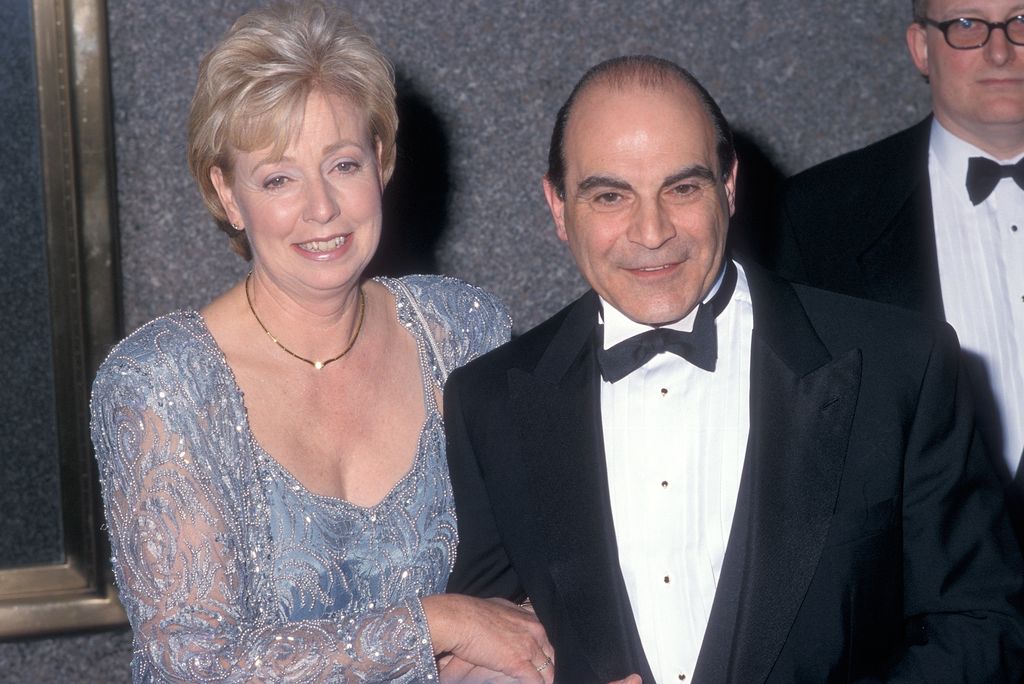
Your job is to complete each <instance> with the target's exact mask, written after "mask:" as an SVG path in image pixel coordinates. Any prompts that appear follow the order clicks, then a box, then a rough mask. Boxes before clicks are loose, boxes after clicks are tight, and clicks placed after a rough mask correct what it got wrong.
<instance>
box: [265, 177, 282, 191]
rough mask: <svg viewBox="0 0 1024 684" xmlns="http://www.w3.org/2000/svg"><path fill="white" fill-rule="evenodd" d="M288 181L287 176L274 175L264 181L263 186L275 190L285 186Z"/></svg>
mask: <svg viewBox="0 0 1024 684" xmlns="http://www.w3.org/2000/svg"><path fill="white" fill-rule="evenodd" d="M287 182H288V179H287V178H286V177H285V176H273V177H271V178H268V179H267V180H266V181H264V182H263V187H264V188H267V189H268V190H274V189H276V188H280V187H283V186H284V184H285V183H287Z"/></svg>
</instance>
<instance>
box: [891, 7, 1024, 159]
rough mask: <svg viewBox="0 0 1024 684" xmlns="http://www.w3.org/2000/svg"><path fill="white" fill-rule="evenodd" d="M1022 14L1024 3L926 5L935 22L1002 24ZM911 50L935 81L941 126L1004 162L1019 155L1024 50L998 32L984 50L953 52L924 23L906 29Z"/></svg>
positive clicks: (934, 103) (939, 34) (1022, 125)
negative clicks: (965, 19) (964, 20)
mask: <svg viewBox="0 0 1024 684" xmlns="http://www.w3.org/2000/svg"><path fill="white" fill-rule="evenodd" d="M1020 14H1024V2H1021V0H931V1H930V2H929V3H928V17H929V18H930V19H934V20H935V21H946V20H948V19H955V18H957V17H974V18H978V19H985V20H986V21H990V22H1002V21H1005V20H1006V19H1009V18H1011V17H1015V16H1017V15H1020ZM907 46H908V47H909V48H910V54H911V56H912V57H913V59H914V64H915V65H916V66H917V68H918V70H919V71H920V72H921V73H922V74H924V75H925V76H927V77H928V79H929V81H930V83H931V89H932V106H933V109H934V110H935V116H936V117H937V118H938V120H939V122H940V123H941V124H942V125H943V126H945V127H946V128H947V129H948V130H949V131H950V132H951V133H953V134H954V135H957V136H958V137H960V138H962V139H964V140H966V141H968V142H970V143H972V144H973V145H975V146H977V147H980V148H981V149H983V150H985V151H987V152H990V153H992V154H996V155H997V156H1001V157H1003V158H1006V157H1008V156H1014V155H1015V154H1017V153H1018V152H1020V151H1021V150H1019V149H1016V150H1015V149H1014V148H1015V147H1016V146H1019V145H1020V141H1021V139H1022V137H1024V47H1020V46H1016V45H1014V44H1013V43H1011V42H1009V41H1008V40H1007V39H1006V33H1005V32H1003V31H1002V30H998V29H997V30H993V31H992V35H991V36H990V37H989V40H988V43H986V44H985V45H984V46H983V47H980V48H976V49H973V50H955V49H953V48H951V47H950V46H949V45H948V44H947V43H946V40H945V38H944V37H943V35H942V31H940V30H939V29H938V28H936V27H934V26H927V27H926V26H921V25H920V24H911V25H910V27H908V28H907ZM1014 141H1016V144H1014Z"/></svg>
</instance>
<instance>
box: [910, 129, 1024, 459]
mask: <svg viewBox="0 0 1024 684" xmlns="http://www.w3.org/2000/svg"><path fill="white" fill-rule="evenodd" d="M970 157H987V158H989V159H992V156H991V155H989V154H987V153H985V152H982V151H981V150H980V149H978V148H976V147H974V146H973V145H971V144H969V143H967V142H964V141H963V140H961V139H960V138H957V137H956V136H954V135H953V134H952V133H950V132H949V131H947V130H946V129H945V128H943V127H942V126H941V125H940V124H939V122H938V121H937V120H936V121H934V122H933V123H932V130H931V139H930V146H929V154H928V175H929V178H930V180H931V191H932V213H933V215H934V218H935V245H936V249H937V253H938V262H939V282H940V284H941V288H942V304H943V307H944V309H945V315H946V320H947V321H948V322H949V324H950V325H952V326H953V328H955V329H956V334H957V336H958V337H959V338H960V345H961V346H962V347H963V349H964V350H965V351H966V352H968V359H969V366H970V370H971V371H972V377H971V380H972V383H973V384H974V385H975V387H976V389H975V395H976V397H978V410H979V419H980V420H979V424H980V425H981V428H982V430H983V431H985V432H986V433H987V434H986V438H987V440H988V443H989V444H1002V454H1001V455H1002V456H1003V458H1005V460H1006V464H1007V467H1008V468H1009V472H1010V474H1011V475H1013V473H1014V472H1016V470H1017V467H1018V464H1019V462H1020V459H1021V452H1022V451H1024V190H1021V188H1020V187H1019V186H1018V185H1017V184H1016V183H1015V182H1014V181H1013V179H1012V178H1003V179H1002V180H1001V181H1000V182H999V184H998V185H997V186H996V188H995V190H993V191H992V194H991V195H989V197H988V199H986V200H985V201H984V202H982V203H981V204H979V205H978V206H974V205H973V204H971V200H970V199H969V198H968V196H967V186H966V179H967V164H968V159H969V158H970ZM1021 157H1024V155H1021V156H1018V157H1016V158H1014V159H1011V160H996V161H999V163H1001V164H1007V163H1015V162H1016V161H1018V160H1019V159H1020V158H1021ZM971 357H974V361H975V362H970V359H971ZM979 360H980V362H981V368H982V369H983V372H982V377H981V378H978V377H977V369H978V368H979V365H978V364H977V363H976V361H979ZM986 384H987V385H988V387H985V385H986ZM979 386H980V387H979ZM989 387H990V388H991V389H989ZM988 394H991V395H992V398H993V399H994V403H989V402H987V401H986V400H985V397H986V395H988ZM993 436H994V437H996V441H994V440H993V439H992V437H993Z"/></svg>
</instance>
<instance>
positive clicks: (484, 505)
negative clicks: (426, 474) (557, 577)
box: [444, 369, 526, 601]
mask: <svg viewBox="0 0 1024 684" xmlns="http://www.w3.org/2000/svg"><path fill="white" fill-rule="evenodd" d="M463 390H464V373H463V371H462V370H461V369H460V370H457V371H455V372H454V373H452V375H451V377H450V378H449V380H448V384H447V385H446V386H445V393H444V416H445V428H446V433H447V454H448V467H449V471H450V472H451V480H452V490H453V492H454V494H455V513H456V516H457V518H458V522H459V550H458V554H457V557H456V560H455V567H454V569H453V570H452V574H451V577H449V579H448V591H449V592H451V593H457V594H471V595H473V596H481V597H492V596H497V597H501V598H506V599H509V600H511V601H520V600H522V599H524V598H526V597H525V595H524V592H523V588H522V585H521V582H520V579H519V576H518V575H517V574H516V571H515V569H514V568H513V567H512V563H511V561H510V560H509V557H508V553H507V552H506V550H505V547H504V545H503V543H502V539H501V534H500V533H499V531H498V526H497V523H496V522H495V519H494V514H493V512H492V509H491V501H490V495H489V493H488V490H487V484H486V483H485V481H484V476H483V472H482V467H481V463H480V461H479V460H478V454H477V453H476V450H475V448H474V444H473V440H472V437H471V434H470V431H469V429H468V426H467V423H466V417H465V413H464V410H465V409H467V408H468V406H464V404H463V397H462V393H463ZM467 401H468V400H467Z"/></svg>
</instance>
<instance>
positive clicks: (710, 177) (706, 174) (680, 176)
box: [661, 164, 717, 188]
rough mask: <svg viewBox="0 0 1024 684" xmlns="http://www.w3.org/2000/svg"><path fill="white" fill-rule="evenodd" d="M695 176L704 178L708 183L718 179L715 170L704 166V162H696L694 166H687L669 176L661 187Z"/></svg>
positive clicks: (700, 178)
mask: <svg viewBox="0 0 1024 684" xmlns="http://www.w3.org/2000/svg"><path fill="white" fill-rule="evenodd" d="M693 178H696V179H699V180H703V181H706V182H708V183H714V182H715V180H717V179H716V178H715V174H714V172H713V171H712V170H711V169H709V168H708V167H706V166H704V165H703V164H696V165H694V166H687V167H685V168H682V169H680V170H679V171H677V172H675V173H673V174H672V175H671V176H669V177H668V178H666V179H665V180H664V181H663V182H662V184H661V187H663V188H667V187H669V186H670V185H675V184H676V183H680V182H682V181H685V180H690V179H693Z"/></svg>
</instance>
